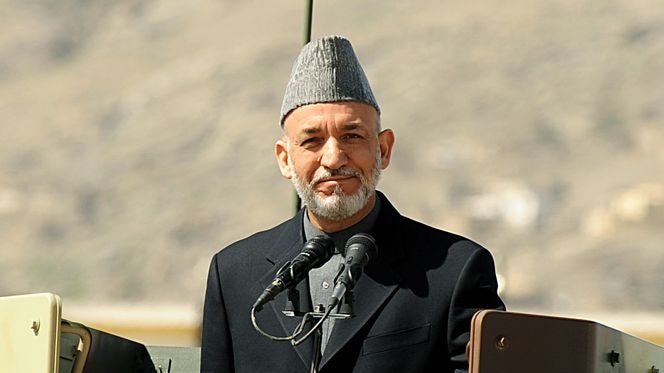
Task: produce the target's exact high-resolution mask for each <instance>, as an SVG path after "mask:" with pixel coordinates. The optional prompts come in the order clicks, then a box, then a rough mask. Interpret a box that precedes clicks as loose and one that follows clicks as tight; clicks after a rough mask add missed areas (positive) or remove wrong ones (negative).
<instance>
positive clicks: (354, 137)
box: [344, 133, 363, 141]
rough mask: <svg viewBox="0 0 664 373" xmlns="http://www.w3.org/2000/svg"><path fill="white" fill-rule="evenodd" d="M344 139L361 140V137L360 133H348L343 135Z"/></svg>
mask: <svg viewBox="0 0 664 373" xmlns="http://www.w3.org/2000/svg"><path fill="white" fill-rule="evenodd" d="M344 139H345V140H346V141H352V140H361V139H363V137H362V136H361V135H358V134H357V133H349V134H346V135H344Z"/></svg>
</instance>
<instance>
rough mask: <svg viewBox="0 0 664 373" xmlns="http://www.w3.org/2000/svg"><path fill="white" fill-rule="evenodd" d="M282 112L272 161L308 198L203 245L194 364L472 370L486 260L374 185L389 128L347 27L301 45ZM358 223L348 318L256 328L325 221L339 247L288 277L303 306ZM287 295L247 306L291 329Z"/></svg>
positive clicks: (319, 289) (484, 302)
mask: <svg viewBox="0 0 664 373" xmlns="http://www.w3.org/2000/svg"><path fill="white" fill-rule="evenodd" d="M281 126H282V129H283V138H282V139H281V140H279V141H277V143H276V146H275V155H276V158H277V162H278V164H279V168H280V170H281V173H282V175H283V176H284V177H285V178H287V179H290V180H291V181H292V182H293V184H294V186H295V188H296V190H297V192H298V194H299V195H300V197H301V198H302V201H303V204H304V205H305V207H304V208H303V209H302V210H300V212H299V213H298V214H297V215H296V216H295V217H293V218H292V219H290V220H288V221H286V222H284V223H282V224H280V225H278V226H276V227H274V228H272V229H269V230H267V231H263V232H259V233H257V234H255V235H253V236H251V237H248V238H246V239H244V240H241V241H239V242H236V243H234V244H232V245H230V246H229V247H227V248H225V249H224V250H222V251H220V252H219V253H217V254H216V255H215V256H214V258H213V259H212V263H211V267H210V272H209V277H208V285H207V291H206V296H205V310H204V318H203V339H202V352H201V354H202V356H201V371H202V372H205V373H222V372H223V373H226V372H250V373H257V372H268V371H270V372H306V371H319V372H344V373H345V372H375V373H390V372H399V373H403V372H461V371H465V370H467V366H468V363H467V357H466V354H465V351H466V344H467V342H468V339H469V328H470V320H471V317H472V316H473V314H474V313H475V312H476V311H477V310H480V309H486V308H497V309H504V305H503V303H502V301H501V300H500V298H499V297H498V295H497V284H496V276H495V269H494V264H493V260H492V258H491V255H490V254H489V252H488V251H487V250H485V249H484V248H482V247H481V246H479V245H478V244H476V243H474V242H472V241H470V240H468V239H466V238H463V237H460V236H457V235H454V234H452V233H448V232H445V231H441V230H438V229H435V228H432V227H429V226H426V225H424V224H422V223H419V222H416V221H413V220H411V219H408V218H406V217H404V216H401V215H400V214H399V213H398V212H397V210H396V209H395V208H394V207H393V206H392V205H391V204H390V202H389V201H388V199H387V198H386V197H385V195H383V194H382V193H380V192H377V191H376V185H377V183H378V179H379V175H380V172H381V170H383V169H385V168H387V166H388V165H389V163H390V159H391V157H392V147H393V145H394V133H393V132H392V131H391V130H389V129H385V130H383V129H381V124H380V108H379V106H378V104H377V101H376V99H375V97H374V95H373V93H372V91H371V88H370V86H369V82H368V81H367V79H366V76H365V74H364V72H363V70H362V68H361V66H360V64H359V62H358V60H357V58H356V56H355V53H354V51H353V49H352V46H351V45H350V43H349V41H348V40H346V39H344V38H342V37H338V36H331V37H324V38H322V39H319V40H316V41H313V42H311V43H309V44H307V45H306V46H305V47H304V48H303V49H302V51H301V53H300V55H299V56H298V59H297V60H296V62H295V65H294V67H293V71H292V73H291V78H290V81H289V83H288V86H287V89H286V94H285V97H284V102H283V105H282V110H281ZM356 233H368V234H370V235H371V236H372V237H373V238H374V239H375V242H376V244H377V247H378V254H377V255H376V257H375V258H373V259H372V260H371V261H370V262H369V263H368V264H367V265H366V267H365V268H364V274H363V275H362V277H361V278H360V279H359V280H358V281H357V283H356V286H355V288H354V289H353V294H354V299H355V301H354V307H353V314H354V316H353V317H352V318H349V319H330V320H327V321H325V323H324V324H323V326H322V328H321V329H322V330H321V331H322V336H321V337H317V338H313V337H312V338H308V339H307V340H306V341H305V342H304V343H301V344H298V345H297V346H294V345H292V344H291V343H289V342H284V341H274V340H271V339H269V338H267V337H266V336H265V335H262V334H261V333H259V332H258V331H257V330H256V329H255V328H254V326H253V325H252V320H251V317H250V315H251V309H252V305H253V304H254V302H255V301H256V299H257V297H258V296H259V295H260V294H261V292H262V291H263V290H264V289H265V288H266V287H267V286H269V285H270V282H271V281H272V280H273V279H274V278H275V276H276V274H277V272H278V271H279V269H280V268H282V267H283V266H284V264H286V263H287V262H288V261H289V260H291V259H293V258H294V257H295V256H296V255H298V253H299V252H300V251H301V250H302V247H303V245H304V244H305V242H306V241H307V240H309V239H311V238H312V237H315V236H318V235H320V234H326V235H328V236H329V237H331V239H332V240H333V241H334V246H335V248H336V253H335V255H333V257H332V259H330V260H329V261H328V262H327V263H326V264H325V265H323V266H322V267H320V268H317V269H313V270H312V271H311V272H310V273H309V276H308V279H307V280H306V281H302V282H300V283H299V284H298V285H297V290H298V291H299V293H298V294H299V303H300V304H301V305H302V308H303V309H305V308H306V309H309V310H310V309H311V307H312V305H316V304H322V305H325V304H328V303H327V299H329V297H330V295H331V292H332V290H333V285H334V279H335V276H336V275H337V268H338V265H339V263H343V261H344V258H343V257H344V255H345V253H344V247H345V243H346V241H347V240H348V238H349V237H351V236H352V235H354V234H356ZM286 300H287V295H286V294H285V292H283V293H281V294H279V295H278V296H277V297H276V298H275V299H274V300H273V301H272V302H270V303H268V304H267V305H265V307H264V309H263V310H262V311H261V312H258V313H257V314H256V320H255V321H256V325H257V326H258V327H260V328H261V329H262V330H263V331H264V332H265V333H266V334H269V335H273V336H288V335H291V334H293V332H294V330H295V329H296V327H297V326H298V323H299V322H300V318H298V317H287V316H285V315H284V314H283V313H282V311H283V310H284V307H285V304H286ZM308 325H309V328H310V327H311V325H312V324H311V323H309V324H308ZM312 362H313V363H312Z"/></svg>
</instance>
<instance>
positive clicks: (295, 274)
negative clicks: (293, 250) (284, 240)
mask: <svg viewBox="0 0 664 373" xmlns="http://www.w3.org/2000/svg"><path fill="white" fill-rule="evenodd" d="M333 254H334V241H332V239H331V238H330V237H329V236H325V235H319V236H316V237H314V238H312V239H310V240H309V241H307V243H305V244H304V248H302V252H300V253H299V254H297V256H296V257H295V258H294V259H293V260H291V261H290V262H288V263H286V265H285V266H284V267H282V269H281V270H279V272H278V273H277V276H276V277H275V278H274V280H272V283H271V284H270V286H268V287H267V288H266V289H265V291H263V293H262V294H261V295H260V297H258V299H257V300H256V303H254V306H253V308H255V309H256V311H260V310H261V309H262V308H263V305H264V304H265V303H267V302H269V301H271V300H272V299H274V297H276V296H277V294H279V293H281V292H282V291H284V290H285V289H288V288H292V287H294V286H295V285H297V284H298V283H299V282H300V281H302V279H304V278H305V277H306V276H307V273H309V271H310V270H311V269H312V268H318V267H320V266H322V265H323V264H324V263H325V262H327V261H328V260H330V258H332V255H333Z"/></svg>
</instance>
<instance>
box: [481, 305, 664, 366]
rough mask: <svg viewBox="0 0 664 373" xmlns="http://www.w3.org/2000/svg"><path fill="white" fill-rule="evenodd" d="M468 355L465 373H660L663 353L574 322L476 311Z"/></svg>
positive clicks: (610, 331)
mask: <svg viewBox="0 0 664 373" xmlns="http://www.w3.org/2000/svg"><path fill="white" fill-rule="evenodd" d="M468 351H469V363H470V370H469V372H470V373H532V372H537V373H659V372H660V371H661V372H662V373H664V348H662V347H660V346H657V345H655V344H652V343H650V342H647V341H644V340H642V339H639V338H637V337H634V336H632V335H629V334H626V333H623V332H621V331H619V330H616V329H612V328H610V327H607V326H605V325H602V324H599V323H596V322H593V321H589V320H581V319H573V318H564V317H554V316H544V315H535V314H526V313H517V312H505V311H495V310H485V311H480V312H478V313H476V314H475V316H474V317H473V320H472V323H471V338H470V344H469V348H468Z"/></svg>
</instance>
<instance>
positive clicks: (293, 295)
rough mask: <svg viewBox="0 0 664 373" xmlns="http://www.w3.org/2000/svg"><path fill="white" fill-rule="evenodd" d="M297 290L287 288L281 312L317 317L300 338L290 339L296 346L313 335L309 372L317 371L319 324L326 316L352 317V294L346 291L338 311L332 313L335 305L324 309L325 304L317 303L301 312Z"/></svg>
mask: <svg viewBox="0 0 664 373" xmlns="http://www.w3.org/2000/svg"><path fill="white" fill-rule="evenodd" d="M298 300H299V291H298V290H297V289H295V288H292V289H288V297H287V300H286V307H284V310H283V311H282V313H283V314H284V315H286V316H288V317H306V318H311V319H314V320H316V319H318V321H317V322H316V323H315V324H314V326H313V327H312V328H311V330H309V331H308V332H307V333H306V334H305V335H304V336H303V337H302V338H300V339H297V340H295V339H293V340H291V344H292V345H293V346H297V345H299V344H300V343H302V342H304V341H305V340H306V339H307V338H309V337H310V336H311V335H313V337H314V351H313V358H312V359H311V369H310V371H309V372H310V373H317V372H318V366H319V364H320V361H321V358H322V357H323V356H322V352H321V346H322V344H323V332H322V331H321V326H322V325H323V321H325V320H326V319H328V318H333V319H338V320H346V319H349V318H351V317H353V294H352V292H347V293H346V294H345V295H344V297H343V302H342V303H341V305H340V306H339V312H337V313H332V312H331V311H332V309H334V308H335V307H332V308H329V309H327V310H326V309H325V306H323V305H322V304H318V305H316V306H315V307H314V310H313V312H302V311H300V309H299V302H298Z"/></svg>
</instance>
